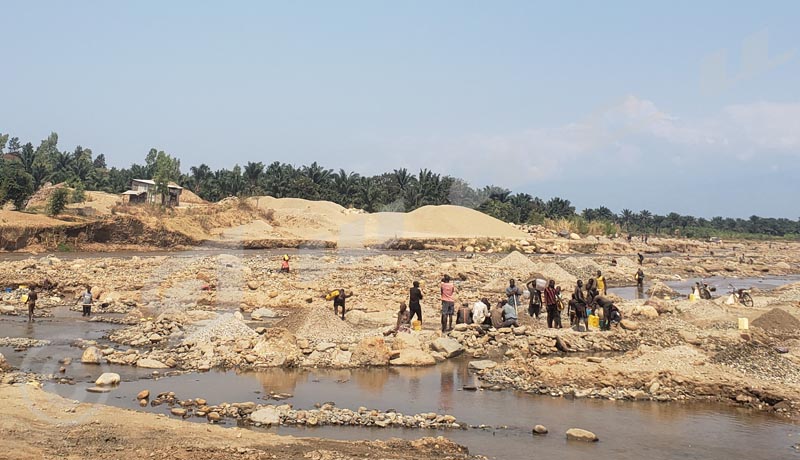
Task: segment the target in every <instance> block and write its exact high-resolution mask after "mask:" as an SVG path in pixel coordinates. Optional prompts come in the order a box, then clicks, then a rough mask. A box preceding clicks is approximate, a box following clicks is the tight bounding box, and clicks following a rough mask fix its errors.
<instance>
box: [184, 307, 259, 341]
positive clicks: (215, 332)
mask: <svg viewBox="0 0 800 460" xmlns="http://www.w3.org/2000/svg"><path fill="white" fill-rule="evenodd" d="M240 317H241V315H238V316H237V315H236V314H230V313H228V314H224V315H220V316H219V317H218V318H217V319H213V320H209V321H201V322H199V323H198V324H197V326H198V329H196V330H195V331H194V332H192V333H191V334H189V335H188V336H187V337H186V340H184V343H189V342H193V343H196V344H202V343H208V342H211V340H212V338H213V339H214V340H218V341H227V340H235V339H240V338H241V339H249V338H251V337H255V336H256V335H257V334H256V332H255V331H254V330H252V329H250V327H249V326H248V325H247V324H245V322H244V321H243V320H242V319H241V318H240Z"/></svg>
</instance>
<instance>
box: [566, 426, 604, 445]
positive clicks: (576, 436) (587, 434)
mask: <svg viewBox="0 0 800 460" xmlns="http://www.w3.org/2000/svg"><path fill="white" fill-rule="evenodd" d="M567 439H569V440H571V441H584V442H597V441H598V440H599V439H598V438H597V435H595V434H594V433H592V432H591V431H586V430H582V429H580V428H570V429H569V430H567Z"/></svg>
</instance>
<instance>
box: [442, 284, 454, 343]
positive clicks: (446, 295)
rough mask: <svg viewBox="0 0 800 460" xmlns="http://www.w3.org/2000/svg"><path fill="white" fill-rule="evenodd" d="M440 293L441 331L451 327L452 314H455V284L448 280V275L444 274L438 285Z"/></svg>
mask: <svg viewBox="0 0 800 460" xmlns="http://www.w3.org/2000/svg"><path fill="white" fill-rule="evenodd" d="M440 288H441V293H442V332H447V331H448V330H452V329H453V315H454V314H455V305H456V299H455V292H456V286H455V284H453V282H452V281H451V280H450V275H444V277H443V278H442V284H441V286H440Z"/></svg>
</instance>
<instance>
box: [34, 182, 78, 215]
mask: <svg viewBox="0 0 800 460" xmlns="http://www.w3.org/2000/svg"><path fill="white" fill-rule="evenodd" d="M60 188H65V189H67V191H69V193H72V189H71V188H69V187H67V184H66V183H65V182H62V183H60V184H55V185H53V184H51V183H49V182H48V183H46V184H44V185H43V186H42V187H41V188H39V190H37V191H36V193H34V194H33V195H31V196H30V198H28V202H27V203H25V208H24V209H25V211H43V210H45V209H46V208H47V203H48V202H49V201H50V197H51V196H52V195H53V192H55V191H56V189H60Z"/></svg>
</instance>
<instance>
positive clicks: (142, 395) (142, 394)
mask: <svg viewBox="0 0 800 460" xmlns="http://www.w3.org/2000/svg"><path fill="white" fill-rule="evenodd" d="M149 397H150V390H142V391H140V392H139V394H137V395H136V399H138V400H142V399H148V398H149Z"/></svg>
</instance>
